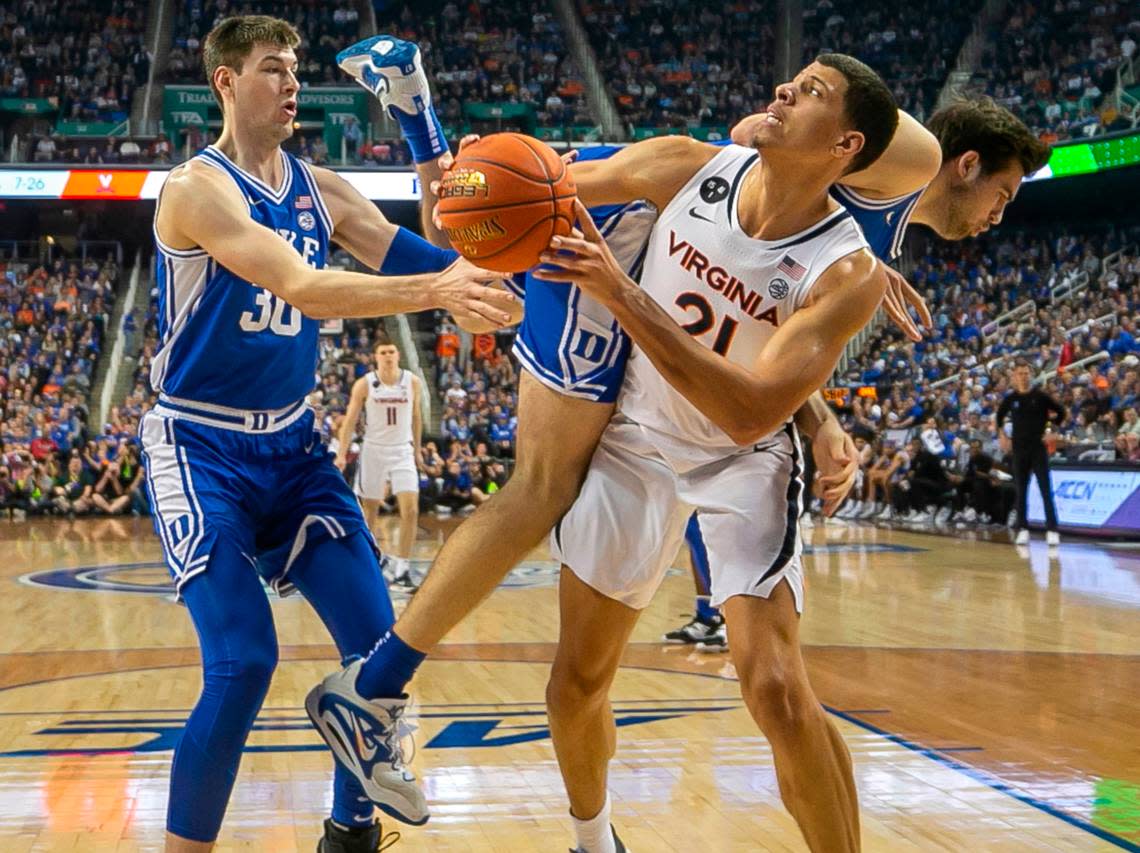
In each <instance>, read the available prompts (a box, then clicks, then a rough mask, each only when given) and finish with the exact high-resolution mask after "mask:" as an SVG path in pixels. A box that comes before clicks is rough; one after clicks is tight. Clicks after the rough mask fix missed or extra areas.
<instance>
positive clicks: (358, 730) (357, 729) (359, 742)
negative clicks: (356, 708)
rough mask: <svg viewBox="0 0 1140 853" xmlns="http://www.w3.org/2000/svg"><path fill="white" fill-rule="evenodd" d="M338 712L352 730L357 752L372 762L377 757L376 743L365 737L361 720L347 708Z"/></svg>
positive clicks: (342, 708) (340, 708)
mask: <svg viewBox="0 0 1140 853" xmlns="http://www.w3.org/2000/svg"><path fill="white" fill-rule="evenodd" d="M337 710H339V711H340V712H341V715H342V716H343V717H345V718H346V720H347V722H348V724H349V726H350V728H351V729H352V736H353V738H354V739H355V740H356V751H357V753H358V754H359V755H360V757H361V758H363V759H364V760H365V761H371V760H372V759H373V758H374V757H375V756H376V750H377V747H376V741H375V740H373V739H372V738H369V737H365V733H364V731H363V730H362V727H361V725H360V718H359V717H357V716H356V714H354V713H352V711H350V710H348V709H347V708H344V707H343V706H342V707H339V708H338V709H337Z"/></svg>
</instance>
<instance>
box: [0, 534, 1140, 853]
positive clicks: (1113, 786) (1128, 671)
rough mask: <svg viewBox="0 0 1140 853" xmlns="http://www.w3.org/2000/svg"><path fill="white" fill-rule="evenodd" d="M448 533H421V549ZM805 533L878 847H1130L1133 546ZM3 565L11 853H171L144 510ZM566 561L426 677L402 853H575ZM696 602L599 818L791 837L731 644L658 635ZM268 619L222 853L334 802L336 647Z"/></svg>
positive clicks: (54, 539)
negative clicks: (703, 650) (561, 637)
mask: <svg viewBox="0 0 1140 853" xmlns="http://www.w3.org/2000/svg"><path fill="white" fill-rule="evenodd" d="M389 523H390V522H389ZM444 527H446V525H445V526H444ZM444 527H441V526H440V525H438V524H436V523H435V522H434V520H432V519H427V520H425V522H424V529H423V530H422V531H421V535H420V541H419V543H418V546H417V552H418V556H420V557H422V558H424V559H425V560H426V559H429V558H430V557H431V555H432V554H433V553H434V552H435V550H436V549H437V548H438V545H439V543H440V542H441V541H442V536H443V535H444V534H443V530H444ZM806 535H808V536H809V539H808V542H809V545H810V546H811V547H812V551H813V553H812V554H811V555H810V556H809V557H807V573H808V583H809V588H808V608H807V614H806V616H805V617H804V624H803V632H802V633H803V638H804V641H805V643H806V644H807V650H806V656H807V660H808V664H809V668H810V670H811V675H812V679H813V683H814V684H815V687H816V690H817V692H818V694H819V696H820V698H821V700H822V701H823V702H824V704H825V705H826V706H827V708H828V709H829V710H830V711H831V712H832V713H833V714H834V716H835V719H836V722H837V725H838V726H839V728H840V730H841V731H842V733H843V735H844V737H845V738H846V740H847V742H848V744H849V745H850V748H851V751H852V754H853V756H854V759H855V766H856V772H857V781H858V785H859V790H860V795H861V802H862V808H863V835H864V843H865V848H866V849H867V850H872V851H880V850H884V851H885V850H890V851H893V850H921V851H927V850H952V851H980V850H1019V851H1020V850H1116V849H1123V850H1132V851H1140V725H1138V721H1140V708H1138V704H1137V703H1138V700H1140V550H1132V549H1129V548H1127V547H1115V548H1112V547H1104V546H1098V545H1089V544H1081V543H1076V542H1067V543H1066V544H1064V545H1063V546H1062V547H1061V549H1060V550H1059V552H1057V553H1056V554H1055V555H1053V556H1051V555H1050V554H1049V553H1048V551H1047V550H1046V549H1045V547H1044V545H1043V544H1041V543H1034V544H1033V546H1032V547H1030V548H1029V549H1027V550H1024V549H1023V550H1022V551H1021V552H1019V551H1018V550H1016V549H1014V548H1013V547H1011V546H1009V545H1005V544H996V543H991V542H983V541H971V540H969V539H963V538H949V537H937V536H925V535H916V534H910V533H905V532H898V531H890V530H882V529H875V528H870V527H830V526H829V527H816V528H815V529H814V530H812V531H807V533H806ZM0 553H2V554H3V559H2V560H0V851H3V853H9V851H29V850H36V851H40V850H44V851H57V850H76V851H111V850H114V851H136V850H137V851H144V850H146V851H149V850H158V849H160V848H161V842H162V834H163V820H164V809H165V803H166V788H167V782H168V773H169V768H170V758H171V748H172V746H173V744H174V743H175V741H176V739H177V736H178V732H179V729H180V726H181V723H182V721H183V719H184V718H185V714H186V712H187V709H189V708H190V706H191V705H192V703H193V701H194V699H195V697H196V695H197V691H198V689H199V674H198V668H197V647H196V642H195V636H194V632H193V629H192V627H191V624H190V620H189V618H188V616H187V614H186V613H185V612H184V611H183V610H182V609H181V608H180V607H179V606H178V605H176V604H174V603H173V602H172V601H171V600H170V598H169V595H168V587H167V585H166V581H167V576H166V572H165V569H163V568H162V567H161V565H160V564H159V562H158V561H159V559H160V558H159V549H158V544H157V541H156V540H155V538H154V536H153V534H152V533H151V529H150V526H149V523H147V522H146V521H132V520H123V521H113V520H112V521H107V520H103V521H78V522H74V523H67V522H62V521H60V522H53V521H38V522H33V523H27V524H14V523H10V522H7V521H2V522H0ZM555 577H556V575H555V570H554V566H553V564H551V563H550V562H549V560H548V558H547V554H546V553H545V551H541V552H536V553H535V554H534V555H532V560H531V561H529V562H527V563H526V564H524V566H523V567H521V568H520V569H519V570H517V571H516V572H515V573H514V574H513V575H512V577H511V578H510V580H509V582H508V584H507V585H505V586H504V588H501V589H500V590H499V591H498V592H496V593H495V594H494V595H493V596H492V597H491V599H490V600H489V601H488V602H486V604H484V606H483V607H482V608H481V609H480V610H479V611H477V612H476V613H475V614H474V616H473V617H472V618H470V619H469V620H468V621H467V622H466V623H464V624H463V625H462V626H461V627H459V628H458V629H457V630H456V631H454V632H453V633H452V634H451V635H450V636H449V637H448V639H447V642H446V643H445V644H444V645H443V646H442V647H441V649H440V650H439V653H438V654H437V655H435V656H434V657H433V658H432V659H431V660H430V661H429V662H428V663H427V664H425V666H424V667H423V669H422V671H421V674H420V675H419V676H418V677H417V679H416V681H415V683H414V693H415V696H416V700H417V703H418V707H417V711H416V713H415V714H414V715H413V721H414V723H415V725H416V726H417V729H418V730H417V732H416V741H417V745H418V753H417V755H416V758H415V762H414V764H415V767H416V769H417V771H418V772H419V773H420V774H421V776H422V777H423V778H424V779H425V785H426V789H427V792H428V797H429V799H430V800H431V802H432V807H433V818H432V821H431V823H429V824H428V825H427V826H426V827H423V828H420V829H415V828H409V829H408V830H407V831H406V832H404V834H403V839H402V840H401V841H400V842H399V843H398V844H397V845H396V847H395V850H398V851H402V850H409V851H411V850H433V851H434V850H440V851H511V853H514V851H532V850H533V851H562V850H565V849H567V847H569V846H570V844H571V842H572V835H571V827H570V822H569V819H568V816H567V810H566V803H565V800H564V796H563V793H562V789H561V782H560V779H559V776H558V770H557V766H556V765H555V762H554V756H553V752H552V749H551V745H550V740H549V736H548V732H547V729H546V721H545V712H544V708H543V703H542V699H543V688H544V684H545V680H546V674H547V670H548V665H549V661H550V660H551V657H552V654H553V649H554V647H553V641H554V640H555V638H556V636H557V613H556V590H555V587H554V584H555ZM691 606H692V599H691V584H690V581H689V579H688V577H687V573H686V572H682V571H677V572H676V573H675V574H673V575H672V576H670V577H669V578H667V579H666V582H665V585H664V587H663V589H662V590H661V593H660V594H659V595H658V597H657V599H656V601H655V602H654V603H653V605H652V607H650V609H649V610H648V611H647V612H646V614H645V615H644V617H643V619H642V621H641V624H640V625H639V626H638V628H637V631H636V633H635V635H634V638H633V643H632V644H631V646H630V648H629V651H628V653H627V655H626V658H625V661H624V666H623V669H622V670H621V672H620V673H619V675H618V678H617V681H616V684H615V688H614V691H613V696H614V698H615V702H614V706H615V710H616V712H617V716H618V719H619V724H620V725H621V728H620V732H619V748H618V754H617V758H616V760H615V762H614V765H613V773H612V779H611V787H612V790H613V797H614V817H615V822H616V824H617V825H618V827H619V828H620V830H621V833H622V836H623V838H624V839H625V840H626V842H627V843H628V844H629V845H630V847H631V849H632V850H634V851H637V853H657V851H690V850H708V851H717V853H719V851H744V850H797V851H798V850H804V849H805V847H804V845H803V842H802V840H801V839H800V837H799V834H798V832H797V830H796V827H795V825H794V823H793V822H792V821H791V819H790V818H789V817H788V816H787V814H786V813H785V812H784V810H783V808H782V807H781V805H780V802H779V795H778V791H777V787H776V779H775V775H774V773H773V769H772V761H771V754H770V750H769V749H768V746H767V744H766V742H765V741H764V740H763V738H761V737H760V736H759V734H758V732H757V731H756V729H755V727H754V726H753V724H752V722H751V720H750V718H749V716H748V714H747V713H746V712H745V711H744V710H743V708H742V705H741V702H740V699H739V695H738V693H737V689H736V683H735V680H734V673H733V671H732V667H731V665H730V664H729V662H728V659H727V657H726V656H708V655H694V654H690V653H688V652H686V651H685V650H679V649H670V648H666V647H663V646H661V645H659V644H658V643H657V640H658V638H659V636H660V635H661V633H662V632H663V631H664V630H666V629H668V628H671V627H675V626H676V625H677V624H679V623H680V622H681V621H683V619H682V617H683V616H684V615H685V614H687V613H688V611H689V610H690V609H691ZM274 615H275V618H276V621H277V627H278V632H279V635H280V638H281V658H282V663H281V665H280V668H279V669H278V672H277V674H276V677H275V679H274V682H273V687H272V689H271V691H270V694H269V697H268V700H267V702H266V706H265V709H264V710H263V712H262V714H261V716H260V718H259V720H258V723H257V726H256V730H255V732H254V733H253V736H252V738H251V740H250V744H249V747H248V750H247V754H246V756H245V758H244V760H243V763H242V768H241V772H240V775H239V778H238V781H237V786H236V788H235V792H234V796H233V799H232V801H231V803H230V809H229V813H228V816H227V822H226V825H225V827H224V829H223V833H222V836H221V838H220V839H219V848H218V849H220V850H253V851H292V850H303V851H311V850H313V849H314V848H315V843H316V837H317V833H318V831H319V827H320V822H321V819H322V818H323V817H324V816H325V814H327V811H326V810H327V808H328V803H329V797H330V790H329V789H330V785H329V776H330V768H331V760H330V758H329V757H328V755H327V753H325V752H323V751H322V747H321V746H319V742H318V739H317V737H316V736H315V734H314V733H313V732H312V731H311V730H310V728H309V726H308V724H307V720H306V718H305V716H304V713H303V711H302V710H301V702H302V698H303V696H304V693H305V691H306V690H307V689H308V687H309V686H310V685H311V684H313V683H314V682H315V681H316V680H317V679H318V678H320V677H321V676H322V675H323V674H324V673H325V672H327V671H328V670H329V668H330V667H331V666H333V663H334V660H335V653H334V651H333V648H332V645H331V644H330V642H329V640H328V637H327V636H326V635H325V633H324V630H323V628H322V627H321V625H320V623H319V621H318V620H317V619H316V617H315V616H314V615H313V613H312V612H311V610H310V609H309V608H308V606H307V605H306V604H305V603H304V602H303V601H302V600H301V599H299V598H291V599H287V600H283V601H276V602H275V603H274Z"/></svg>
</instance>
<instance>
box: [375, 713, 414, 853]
mask: <svg viewBox="0 0 1140 853" xmlns="http://www.w3.org/2000/svg"><path fill="white" fill-rule="evenodd" d="M410 706H411V700H409V701H408V704H406V705H405V706H404V707H403V708H400V709H398V710H393V711H390V712H389V714H390V715H391V720H392V723H391V726H390V727H389V729H388V734H387V735H385V736H384V746H386V747H387V748H388V752H389V754H390V755H391V756H392V762H391V764H392V769H393V770H402V769H404V768H405V767H407V766H408V764H410V763H411V762H412V760H413V759H414V758H415V757H416V742H415V739H414V738H412V737H411V734H412V728H411V726H410V725H409V724H408V723H407V722H405V720H404V714H405V713H406V712H407V710H408V708H409V707H410ZM405 742H409V743H411V745H412V748H411V750H410V754H405V752H404V743H405ZM381 849H383V848H381Z"/></svg>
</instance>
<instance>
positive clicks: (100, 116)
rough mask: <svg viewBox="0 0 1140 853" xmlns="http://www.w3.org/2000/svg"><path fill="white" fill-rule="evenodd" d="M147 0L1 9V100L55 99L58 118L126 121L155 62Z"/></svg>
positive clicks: (31, 0)
mask: <svg viewBox="0 0 1140 853" xmlns="http://www.w3.org/2000/svg"><path fill="white" fill-rule="evenodd" d="M145 17H146V4H145V3H143V2H141V0H112V2H106V0H71V2H68V3H52V2H47V0H22V2H6V3H2V4H0V97H3V98H27V99H31V98H42V99H47V98H56V99H58V116H59V118H62V119H68V120H73V121H113V122H120V121H124V120H125V119H126V118H127V116H128V115H129V114H130V110H131V99H132V97H133V95H134V92H135V89H136V88H138V87H139V86H141V85H145V83H146V81H147V75H148V73H149V71H150V61H151V57H150V56H149V54H148V53H147V51H146V47H145V45H144V43H143V21H144V19H145Z"/></svg>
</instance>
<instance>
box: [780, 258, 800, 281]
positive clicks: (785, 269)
mask: <svg viewBox="0 0 1140 853" xmlns="http://www.w3.org/2000/svg"><path fill="white" fill-rule="evenodd" d="M776 269H778V270H779V271H780V272H782V273H786V274H787V275H790V276H791V277H792V278H793V279H794V280H795V281H799V280H800V279H801V278H803V277H804V273H806V272H807V267H805V266H803V265H802V264H801V263H800V262H799V261H797V260H796V259H795V258H793V257H792V256H791V255H784V259H783V260H782V261H780V263H779V264H777V265H776Z"/></svg>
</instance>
